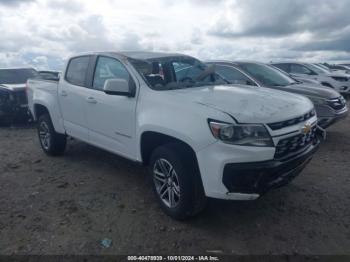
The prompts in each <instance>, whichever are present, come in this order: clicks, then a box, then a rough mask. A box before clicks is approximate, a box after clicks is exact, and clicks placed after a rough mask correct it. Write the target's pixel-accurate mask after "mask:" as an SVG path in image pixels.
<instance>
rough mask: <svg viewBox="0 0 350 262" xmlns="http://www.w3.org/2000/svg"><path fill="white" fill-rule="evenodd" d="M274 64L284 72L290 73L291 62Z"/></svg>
mask: <svg viewBox="0 0 350 262" xmlns="http://www.w3.org/2000/svg"><path fill="white" fill-rule="evenodd" d="M273 66H275V67H278V68H279V69H281V70H282V71H284V72H287V73H290V69H289V64H273Z"/></svg>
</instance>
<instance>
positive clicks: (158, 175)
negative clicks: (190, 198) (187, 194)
mask: <svg viewBox="0 0 350 262" xmlns="http://www.w3.org/2000/svg"><path fill="white" fill-rule="evenodd" d="M153 181H154V183H155V187H156V192H157V193H158V196H159V198H160V199H161V201H162V202H163V203H164V204H165V205H166V206H167V207H169V208H174V207H176V206H177V205H178V204H179V202H180V186H179V182H178V176H177V174H176V171H175V170H174V168H173V166H172V165H171V164H170V162H168V161H167V160H166V159H163V158H161V159H158V160H157V161H156V162H155V164H154V167H153Z"/></svg>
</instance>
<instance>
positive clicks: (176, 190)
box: [173, 182, 180, 197]
mask: <svg viewBox="0 0 350 262" xmlns="http://www.w3.org/2000/svg"><path fill="white" fill-rule="evenodd" d="M173 191H174V193H175V195H176V196H177V197H180V187H179V186H178V185H176V184H175V183H174V182H173Z"/></svg>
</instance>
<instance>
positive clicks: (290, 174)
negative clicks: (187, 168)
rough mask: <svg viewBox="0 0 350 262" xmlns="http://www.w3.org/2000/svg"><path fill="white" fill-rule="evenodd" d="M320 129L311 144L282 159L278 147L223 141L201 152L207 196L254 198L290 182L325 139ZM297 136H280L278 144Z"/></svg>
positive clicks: (227, 198)
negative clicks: (246, 145) (234, 143)
mask: <svg viewBox="0 0 350 262" xmlns="http://www.w3.org/2000/svg"><path fill="white" fill-rule="evenodd" d="M315 119H316V118H315ZM315 121H316V120H315ZM317 130H318V131H317V132H316V136H315V137H313V139H312V142H311V143H309V145H308V146H307V147H305V148H300V149H298V148H296V151H294V150H292V147H291V148H290V150H291V152H290V153H288V151H287V155H285V156H283V157H279V158H277V157H276V152H277V150H276V149H277V148H276V147H245V146H235V145H228V144H225V143H222V142H220V141H218V142H215V143H213V144H211V145H209V146H208V147H206V148H204V149H202V150H200V151H197V152H196V156H197V160H198V166H199V169H200V174H201V178H202V182H203V187H204V191H205V195H206V196H207V197H211V198H218V199H226V200H254V199H256V198H258V197H259V196H260V195H262V194H264V193H265V192H267V191H268V190H270V189H273V188H276V187H279V186H282V185H284V184H287V183H288V182H289V181H290V180H291V179H293V178H294V177H295V176H297V175H298V174H299V173H300V172H301V171H302V170H303V168H304V167H305V166H306V165H307V163H308V162H309V161H310V160H311V158H312V156H313V154H314V153H315V152H316V150H317V148H318V146H319V143H320V140H322V138H321V137H322V136H323V138H324V136H325V134H323V133H322V130H321V129H317ZM276 135H277V134H276ZM295 136H296V134H295V133H293V134H289V135H288V134H287V135H283V136H278V135H277V137H274V139H276V141H275V144H276V145H278V144H279V141H284V140H285V139H286V138H290V139H291V141H294V137H295ZM291 146H292V145H291Z"/></svg>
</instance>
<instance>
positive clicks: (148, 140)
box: [140, 131, 198, 166]
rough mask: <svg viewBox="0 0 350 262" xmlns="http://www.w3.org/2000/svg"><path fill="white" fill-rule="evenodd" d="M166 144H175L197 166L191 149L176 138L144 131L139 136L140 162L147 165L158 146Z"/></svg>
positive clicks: (193, 151) (184, 142)
mask: <svg viewBox="0 0 350 262" xmlns="http://www.w3.org/2000/svg"><path fill="white" fill-rule="evenodd" d="M166 144H177V145H179V146H180V147H181V148H183V149H184V150H185V152H187V153H188V154H189V155H190V156H191V158H193V160H194V161H195V163H196V165H197V166H198V160H197V156H196V153H195V150H194V149H193V147H192V146H191V145H190V144H189V143H187V142H186V141H184V140H183V139H179V138H177V137H174V136H171V135H168V134H164V133H161V132H156V131H145V132H143V133H142V134H141V136H140V155H141V162H142V163H143V164H144V165H148V163H149V160H150V157H151V155H152V152H153V151H154V150H155V149H156V148H157V147H159V146H162V145H166Z"/></svg>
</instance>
